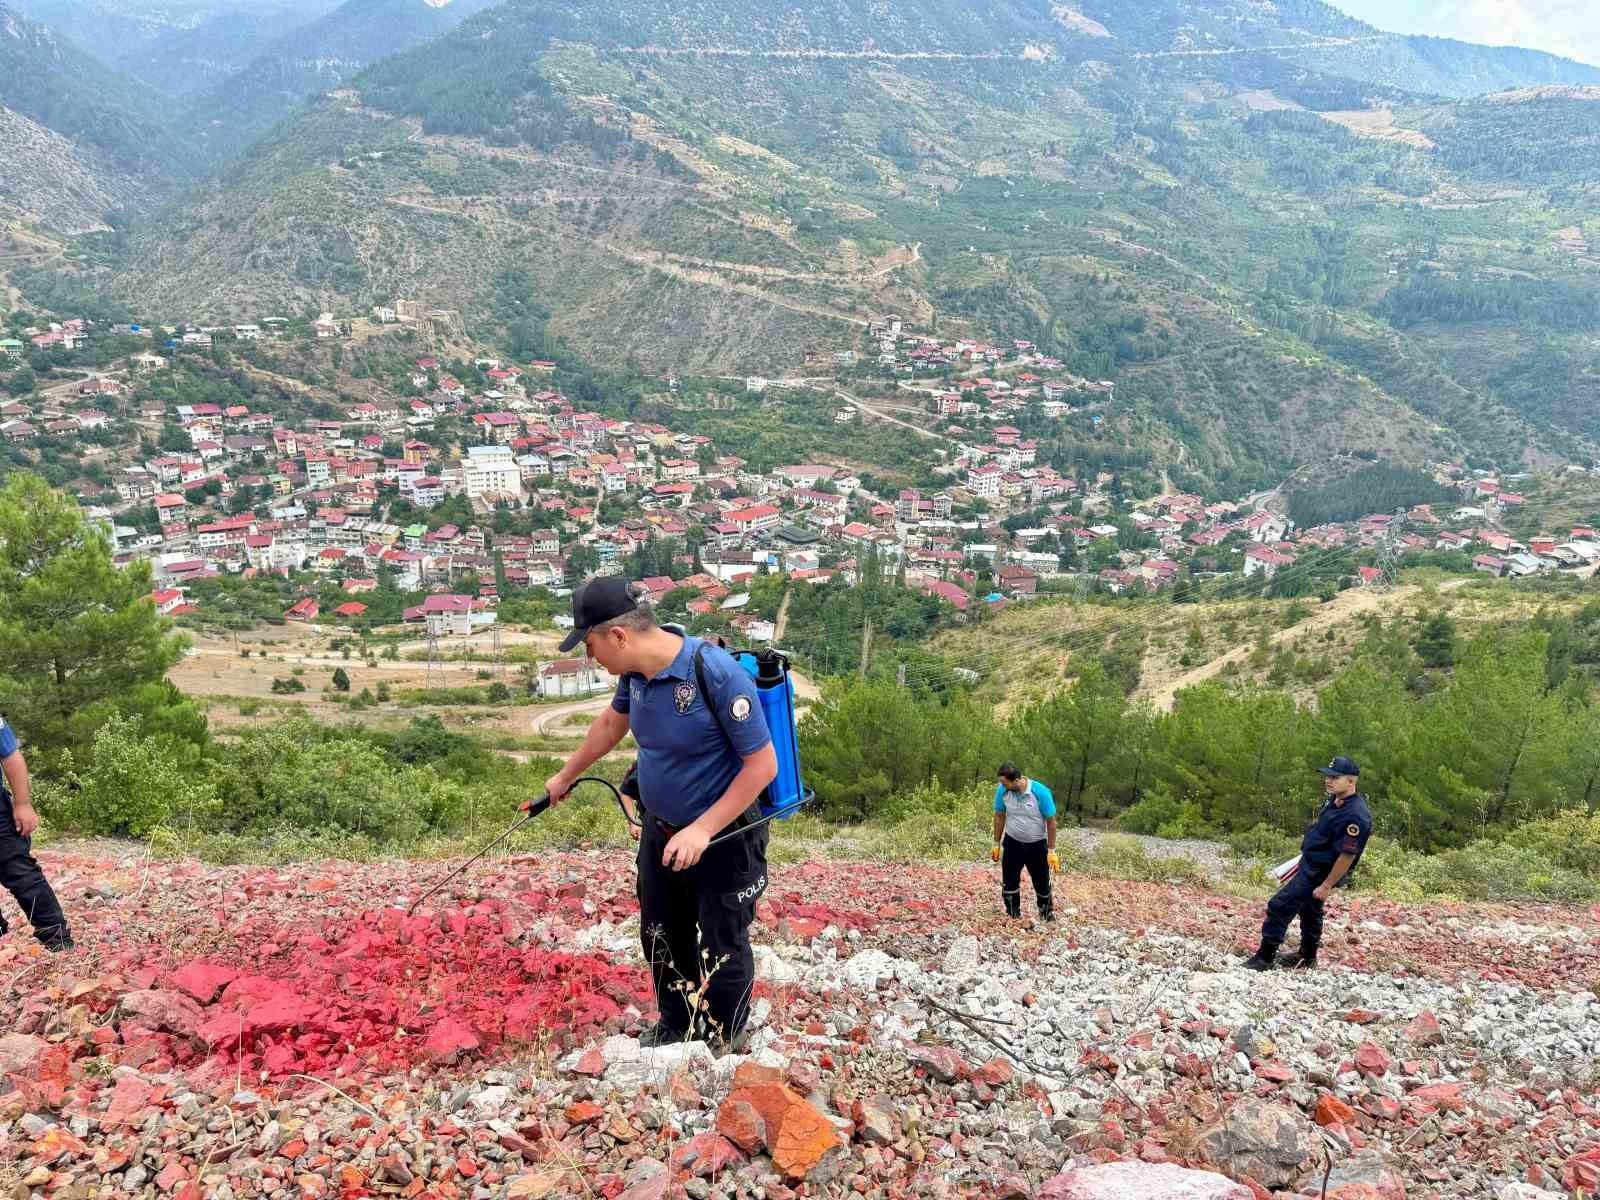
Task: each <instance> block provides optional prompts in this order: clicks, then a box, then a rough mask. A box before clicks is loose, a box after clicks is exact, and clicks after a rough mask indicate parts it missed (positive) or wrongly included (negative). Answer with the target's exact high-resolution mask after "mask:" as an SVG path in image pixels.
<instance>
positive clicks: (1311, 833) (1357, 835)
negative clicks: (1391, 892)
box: [1300, 792, 1372, 874]
mask: <svg viewBox="0 0 1600 1200" xmlns="http://www.w3.org/2000/svg"><path fill="white" fill-rule="evenodd" d="M1371 836H1372V812H1371V810H1369V809H1368V808H1367V798H1366V797H1365V796H1363V795H1362V794H1361V793H1360V792H1357V793H1356V794H1355V795H1353V796H1351V797H1349V798H1348V799H1347V800H1345V802H1344V803H1343V804H1336V803H1334V801H1333V800H1332V799H1329V800H1326V801H1324V802H1323V805H1322V811H1321V812H1319V813H1318V814H1317V819H1316V820H1315V821H1313V822H1311V827H1310V828H1309V829H1307V830H1306V835H1305V837H1304V838H1302V839H1301V842H1300V862H1301V865H1302V866H1304V867H1305V869H1306V870H1307V872H1309V873H1311V874H1317V873H1321V872H1325V871H1327V870H1329V869H1330V868H1332V866H1333V864H1334V862H1335V861H1336V860H1337V859H1338V857H1339V856H1340V855H1341V854H1353V855H1355V856H1356V862H1360V861H1361V853H1362V851H1364V850H1365V849H1366V848H1367V839H1368V838H1370V837H1371ZM1354 866H1355V863H1352V864H1351V867H1352V868H1354Z"/></svg>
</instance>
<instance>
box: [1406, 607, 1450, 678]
mask: <svg viewBox="0 0 1600 1200" xmlns="http://www.w3.org/2000/svg"><path fill="white" fill-rule="evenodd" d="M1415 648H1416V651H1417V657H1418V658H1420V659H1421V660H1422V662H1423V665H1424V666H1429V667H1449V666H1454V665H1455V661H1456V623H1455V621H1453V620H1452V619H1451V618H1450V616H1449V614H1448V613H1442V612H1437V613H1434V614H1433V615H1432V616H1431V617H1429V618H1428V619H1427V620H1426V621H1424V622H1423V623H1422V628H1421V630H1419V631H1418V633H1417V640H1416V642H1415Z"/></svg>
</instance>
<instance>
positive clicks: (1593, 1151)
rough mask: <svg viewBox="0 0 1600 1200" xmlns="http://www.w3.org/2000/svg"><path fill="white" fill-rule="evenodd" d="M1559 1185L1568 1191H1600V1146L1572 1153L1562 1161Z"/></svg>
mask: <svg viewBox="0 0 1600 1200" xmlns="http://www.w3.org/2000/svg"><path fill="white" fill-rule="evenodd" d="M1561 1185H1562V1186H1563V1187H1565V1188H1566V1189H1567V1190H1568V1191H1569V1192H1576V1191H1585V1192H1600V1146H1593V1147H1591V1148H1589V1149H1588V1150H1584V1151H1582V1152H1580V1153H1578V1154H1574V1155H1573V1156H1572V1157H1571V1158H1569V1159H1567V1161H1566V1162H1564V1163H1562V1164H1561Z"/></svg>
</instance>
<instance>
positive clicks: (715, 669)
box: [545, 576, 778, 1047]
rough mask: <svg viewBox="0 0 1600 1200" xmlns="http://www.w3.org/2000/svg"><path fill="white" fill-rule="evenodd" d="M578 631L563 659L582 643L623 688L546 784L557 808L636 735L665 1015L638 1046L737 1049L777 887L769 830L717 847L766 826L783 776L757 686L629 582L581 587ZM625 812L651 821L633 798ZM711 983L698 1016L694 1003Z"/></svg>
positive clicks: (652, 953) (648, 923) (647, 934)
mask: <svg viewBox="0 0 1600 1200" xmlns="http://www.w3.org/2000/svg"><path fill="white" fill-rule="evenodd" d="M572 622H573V626H572V632H571V633H570V634H568V635H567V638H566V640H565V641H564V642H562V643H561V649H562V651H563V652H570V651H571V650H573V649H574V648H576V647H577V645H578V644H579V643H580V642H581V643H583V646H584V648H585V650H586V652H587V653H588V655H589V656H590V657H591V658H593V659H594V660H595V661H596V662H598V663H599V664H600V665H601V666H603V667H605V669H606V670H608V671H610V672H611V673H612V674H613V675H616V676H618V677H619V679H618V683H617V691H616V695H615V696H614V697H613V698H612V701H611V707H610V708H608V709H607V710H606V711H605V712H603V713H602V714H601V715H600V717H599V719H597V720H596V721H595V723H594V724H593V725H591V726H590V727H589V733H588V736H587V737H585V738H584V740H583V744H582V745H581V746H579V747H578V748H577V749H576V750H575V751H573V752H572V755H571V756H570V757H569V758H568V759H567V761H566V764H565V765H564V766H562V768H561V770H560V771H558V772H557V773H556V774H555V775H554V776H552V777H551V779H550V781H549V782H548V783H547V784H546V785H545V787H546V790H547V791H548V792H549V794H550V801H551V803H552V804H554V803H555V802H557V801H558V800H560V799H561V798H562V797H563V796H565V795H566V794H567V792H568V791H569V790H570V789H571V787H572V784H573V781H574V780H576V779H577V778H578V777H579V776H581V775H582V774H583V773H584V771H586V770H587V769H588V768H589V766H590V765H591V764H593V763H594V762H596V761H597V760H598V759H600V758H601V757H602V756H603V755H605V754H606V753H608V752H609V751H610V750H612V749H613V748H614V747H615V746H616V745H617V743H618V742H620V741H621V740H622V739H623V736H624V735H626V734H627V733H629V732H630V731H631V732H632V733H633V737H634V741H635V742H637V743H638V747H639V754H638V760H637V763H636V764H635V765H636V767H637V771H638V779H637V795H638V797H639V800H640V802H641V806H642V808H643V810H644V811H643V813H642V823H643V829H642V830H641V831H640V832H639V833H637V834H636V835H635V836H637V837H638V838H639V853H638V867H639V881H638V896H639V933H640V941H641V943H642V944H643V947H644V954H645V959H646V961H647V962H648V963H649V965H650V975H651V981H652V983H653V984H654V986H655V994H656V1005H657V1007H658V1009H659V1010H660V1013H661V1017H660V1023H659V1024H658V1025H657V1026H656V1027H655V1028H654V1029H652V1030H648V1031H646V1033H645V1034H644V1036H643V1037H641V1038H640V1042H641V1043H642V1044H644V1045H646V1046H663V1045H670V1044H672V1043H675V1042H681V1041H684V1040H686V1039H688V1038H690V1037H705V1038H708V1039H709V1040H712V1041H714V1042H717V1043H720V1044H721V1045H722V1046H724V1047H728V1046H733V1045H736V1044H737V1042H738V1039H739V1038H740V1035H741V1033H742V1032H743V1029H744V1024H745V1020H746V1018H747V1017H748V1015H749V1003H750V990H751V987H752V986H753V985H754V982H755V955H754V952H753V951H752V950H751V948H750V922H751V921H752V920H753V919H754V917H755V907H756V901H757V900H759V899H760V898H761V895H762V894H763V893H764V892H765V891H766V888H767V833H768V830H767V827H766V826H762V827H761V828H760V829H756V830H753V831H751V832H750V833H747V834H744V835H742V836H738V837H731V838H729V839H728V840H727V841H724V842H720V843H718V844H717V845H715V846H710V847H709V848H708V846H707V844H708V843H709V842H710V841H711V839H712V838H714V837H716V836H717V835H718V834H720V833H722V832H724V831H726V830H730V829H734V828H737V827H738V826H740V825H743V824H749V823H751V822H753V821H755V820H756V819H758V817H759V813H760V807H759V804H758V801H759V798H760V796H761V793H762V790H763V789H764V788H766V786H767V785H768V784H769V783H771V782H772V780H773V779H774V778H776V776H777V774H778V759H777V754H776V752H775V750H774V749H773V745H772V737H771V735H770V733H769V732H768V730H767V722H766V717H765V715H764V714H763V713H762V711H761V704H760V701H759V699H758V698H757V696H756V687H755V680H754V679H752V678H751V677H750V675H749V673H748V672H746V671H745V670H744V669H743V668H742V667H740V666H739V664H738V663H737V662H735V661H734V659H733V657H732V656H731V655H730V654H729V653H728V652H727V651H726V650H723V649H721V648H720V647H717V646H714V645H711V644H709V643H706V642H702V641H701V640H700V639H699V638H694V637H688V636H685V635H682V634H679V633H675V632H672V631H670V630H667V629H662V628H661V627H660V626H658V625H657V624H656V620H655V616H654V614H653V613H652V612H651V609H650V606H649V605H648V604H647V603H644V602H642V601H640V600H639V599H638V598H636V596H635V595H634V592H633V589H632V588H631V587H630V586H629V584H628V583H627V582H626V581H624V580H622V579H620V578H616V577H610V576H601V577H598V578H595V579H591V580H590V581H589V582H587V583H585V584H584V585H583V586H582V587H581V588H579V589H578V590H577V591H576V592H575V593H574V594H573V597H572ZM697 656H698V658H699V670H697V669H696V658H697ZM702 678H703V679H704V686H705V690H706V691H707V692H709V694H708V695H707V694H702V692H701V684H700V680H701V679H702ZM628 790H629V791H631V790H632V789H628ZM625 803H626V804H627V805H628V807H629V810H630V812H631V813H632V814H633V815H634V816H635V817H640V816H641V814H640V813H639V812H637V811H636V809H635V807H634V804H633V800H632V797H631V796H630V797H629V798H628V799H627V800H626V801H625ZM697 927H698V934H697V932H696V929H697ZM708 976H709V982H707V977H708ZM703 984H704V997H703V1000H702V1002H701V1004H700V1005H699V1006H698V1010H696V1009H695V1008H692V1007H691V1001H692V999H693V997H694V995H695V994H696V993H698V992H699V991H700V989H701V987H702V985H703Z"/></svg>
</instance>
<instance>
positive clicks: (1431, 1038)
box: [1401, 1010, 1444, 1046]
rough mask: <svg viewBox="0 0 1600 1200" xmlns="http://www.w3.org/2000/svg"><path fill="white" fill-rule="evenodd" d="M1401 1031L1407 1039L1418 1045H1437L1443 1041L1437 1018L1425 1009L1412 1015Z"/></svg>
mask: <svg viewBox="0 0 1600 1200" xmlns="http://www.w3.org/2000/svg"><path fill="white" fill-rule="evenodd" d="M1401 1032H1402V1033H1403V1034H1404V1035H1405V1037H1406V1038H1407V1040H1409V1041H1411V1042H1414V1043H1415V1044H1416V1045H1418V1046H1437V1045H1439V1044H1440V1043H1442V1042H1443V1041H1444V1031H1443V1030H1441V1029H1440V1028H1439V1018H1438V1017H1436V1016H1434V1015H1433V1014H1432V1013H1431V1012H1428V1011H1426V1010H1424V1011H1422V1012H1419V1013H1418V1014H1417V1015H1416V1016H1415V1017H1413V1018H1412V1019H1411V1020H1410V1022H1408V1023H1407V1025H1406V1027H1405V1029H1403V1030H1402V1031H1401Z"/></svg>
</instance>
